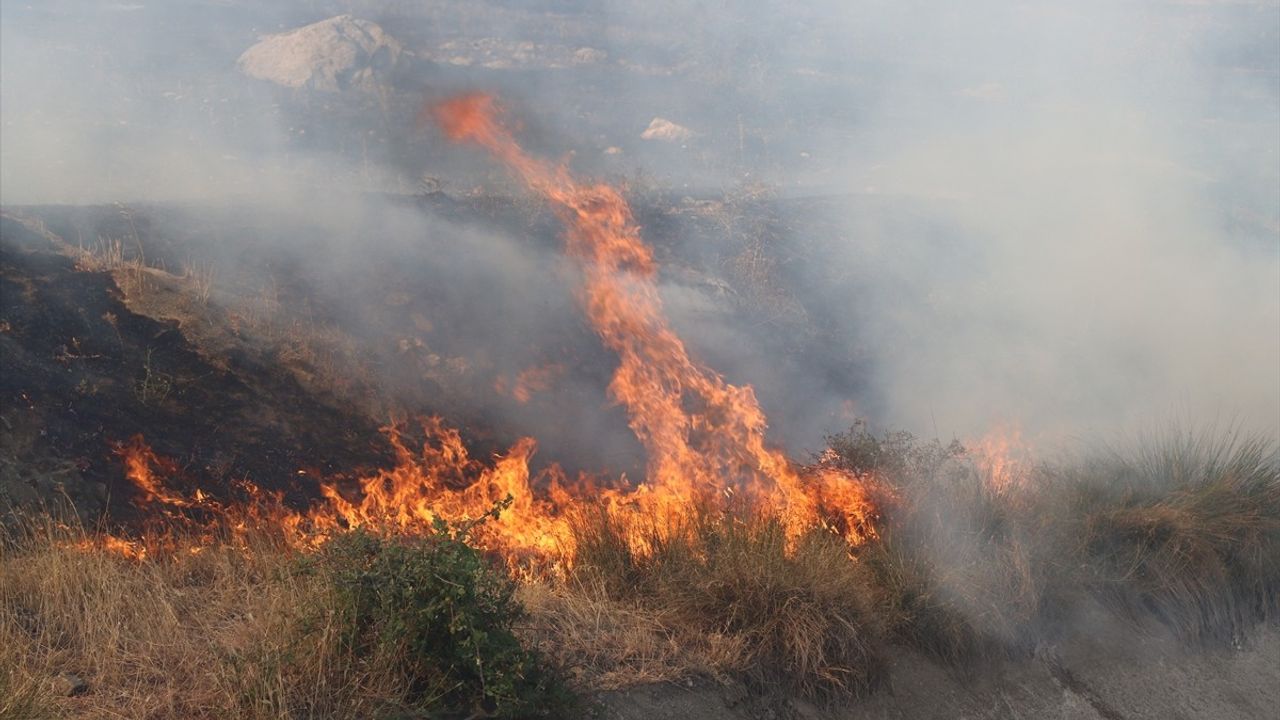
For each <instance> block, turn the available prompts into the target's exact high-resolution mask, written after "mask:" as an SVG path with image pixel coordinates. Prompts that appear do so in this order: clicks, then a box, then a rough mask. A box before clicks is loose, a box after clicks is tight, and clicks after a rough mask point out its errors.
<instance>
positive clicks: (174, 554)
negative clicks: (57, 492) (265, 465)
mask: <svg viewBox="0 0 1280 720" xmlns="http://www.w3.org/2000/svg"><path fill="white" fill-rule="evenodd" d="M90 542H91V536H90V534H88V533H86V532H84V531H83V530H80V529H75V528H69V527H66V526H62V525H59V524H55V523H53V522H52V521H48V520H47V519H46V520H44V521H39V522H35V523H33V524H28V525H27V526H26V527H25V528H23V529H22V531H21V533H20V534H19V535H18V536H17V537H11V538H10V541H9V542H8V543H7V544H6V545H5V547H4V550H3V555H0V648H5V650H6V653H7V655H8V656H7V657H5V658H4V660H5V666H4V668H3V670H2V671H0V677H7V678H8V682H9V683H10V685H11V687H16V688H18V689H19V690H20V691H21V692H20V693H19V694H18V695H17V697H18V698H21V697H22V694H23V693H26V696H27V697H33V696H34V697H36V701H37V702H39V703H45V704H48V705H49V706H50V707H51V709H52V710H53V711H54V712H53V714H54V715H56V716H57V717H94V718H131V719H132V718H137V719H140V720H141V719H145V718H175V717H183V718H205V717H239V718H286V717H297V716H306V717H342V716H355V715H358V714H360V713H361V712H362V711H363V710H367V709H369V708H368V702H367V701H368V700H377V699H379V698H382V697H387V696H388V695H390V694H392V693H393V691H394V689H393V688H378V687H376V682H375V681H374V680H373V679H371V678H368V677H364V676H362V675H360V673H359V668H358V667H355V666H353V665H352V664H351V663H348V662H344V661H343V658H341V657H339V656H338V653H339V650H338V646H337V644H336V643H335V642H334V641H333V639H334V637H335V636H336V629H335V628H333V627H326V626H325V624H324V623H325V616H324V614H323V613H321V614H318V615H308V616H307V618H309V619H308V620H307V621H308V622H312V623H316V622H318V623H319V626H317V627H313V628H312V631H311V632H308V633H302V634H300V633H299V632H297V628H298V627H299V623H300V622H301V621H302V620H303V619H304V618H303V614H305V613H307V609H308V608H317V607H324V604H323V593H324V588H323V587H322V586H321V585H319V584H318V583H317V582H316V581H315V579H314V578H311V577H309V576H307V575H305V574H300V573H298V572H297V569H296V564H295V563H294V562H293V559H292V558H291V556H290V554H289V553H288V552H286V551H284V549H283V548H282V547H281V546H279V545H277V544H275V543H273V542H271V541H269V540H267V539H266V538H261V539H258V540H249V541H247V542H245V541H241V540H238V541H234V542H233V541H230V540H226V539H224V540H221V541H215V542H211V543H205V542H202V541H201V540H200V539H198V538H196V537H182V536H180V535H175V536H172V537H169V538H168V539H167V540H166V544H167V547H166V548H164V549H163V550H162V549H160V548H159V547H157V548H156V550H155V553H154V556H153V557H150V558H148V559H146V560H143V561H137V560H131V559H128V558H126V557H124V556H122V555H119V554H117V553H115V552H111V551H108V550H104V549H101V548H100V547H95V546H92V545H91V544H89V543H90ZM60 672H72V673H75V674H77V675H79V676H80V677H82V678H84V680H85V681H86V682H87V683H88V685H89V691H88V692H87V693H85V694H83V695H81V696H78V697H54V696H53V695H52V693H49V692H47V688H49V687H50V681H51V679H52V678H53V677H54V676H55V675H56V674H58V673H60ZM33 689H34V690H33ZM33 693H35V694H34V695H33ZM12 702H13V701H12V700H11V701H10V704H12ZM0 707H4V708H5V710H4V712H7V713H9V714H8V715H4V714H0V717H5V718H9V717H13V718H17V717H24V715H23V714H22V713H23V712H26V711H25V710H21V709H18V708H12V707H9V706H0ZM352 713H354V714H355V715H353V714H352Z"/></svg>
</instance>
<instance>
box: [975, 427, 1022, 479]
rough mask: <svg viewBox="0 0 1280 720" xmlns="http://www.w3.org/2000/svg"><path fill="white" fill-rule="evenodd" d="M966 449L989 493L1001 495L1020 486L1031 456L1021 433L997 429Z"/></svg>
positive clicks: (1008, 429)
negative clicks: (990, 490)
mask: <svg viewBox="0 0 1280 720" xmlns="http://www.w3.org/2000/svg"><path fill="white" fill-rule="evenodd" d="M966 445H967V446H968V448H969V453H970V455H971V456H972V457H973V459H974V462H975V463H976V464H977V466H978V470H979V472H981V473H982V477H983V479H984V480H985V481H986V483H987V484H988V486H989V487H990V488H991V489H992V490H994V491H996V492H997V493H1003V492H1007V491H1010V490H1016V489H1018V488H1020V487H1022V486H1023V484H1024V483H1025V481H1026V478H1027V469H1028V468H1027V464H1028V462H1029V460H1028V458H1029V456H1030V452H1029V448H1028V446H1027V444H1026V443H1025V442H1023V439H1022V432H1021V431H1020V430H1018V429H1017V428H997V429H995V430H992V431H991V432H989V433H987V434H986V435H984V436H982V437H981V438H979V439H978V440H975V441H971V442H968V443H966Z"/></svg>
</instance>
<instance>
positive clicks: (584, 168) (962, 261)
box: [0, 0, 1280, 448]
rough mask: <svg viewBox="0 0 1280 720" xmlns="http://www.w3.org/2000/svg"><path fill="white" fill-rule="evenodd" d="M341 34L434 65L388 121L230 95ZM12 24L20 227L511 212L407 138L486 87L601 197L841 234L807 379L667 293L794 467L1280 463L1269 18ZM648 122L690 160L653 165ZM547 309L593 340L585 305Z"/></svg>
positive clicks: (519, 12) (1250, 11) (860, 14)
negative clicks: (1225, 435)
mask: <svg viewBox="0 0 1280 720" xmlns="http://www.w3.org/2000/svg"><path fill="white" fill-rule="evenodd" d="M797 5H803V6H804V7H793V6H797ZM344 12H349V13H351V14H353V15H354V16H356V17H359V18H364V19H368V20H371V21H374V22H377V23H379V24H380V25H381V26H382V28H383V29H384V30H385V31H386V32H387V33H388V34H389V35H391V36H393V37H394V38H396V39H397V40H398V41H399V42H400V43H401V44H402V45H403V47H404V48H405V50H406V51H407V54H406V59H405V60H404V62H403V63H401V65H400V66H399V67H398V69H397V70H396V71H395V72H394V73H388V74H387V75H385V76H383V77H380V79H379V81H380V82H381V83H382V85H381V86H380V87H381V90H378V91H368V90H360V89H354V88H353V89H349V90H346V91H343V92H340V93H329V92H325V91H320V90H303V89H286V88H280V87H276V86H273V85H271V84H270V83H268V82H264V81H261V80H252V79H249V78H247V77H245V76H244V75H243V74H242V73H240V72H239V71H238V70H237V68H236V60H237V58H238V57H239V56H240V54H241V53H242V52H243V51H244V50H246V49H247V48H249V47H250V46H251V45H253V44H254V43H255V42H256V41H257V40H258V37H259V36H260V35H263V34H266V33H272V32H280V31H282V30H286V29H289V28H293V27H298V26H301V25H305V24H307V23H309V22H314V21H318V20H322V19H324V18H327V17H330V16H332V15H336V14H339V13H344ZM0 13H2V14H3V17H2V18H0V130H2V132H3V134H2V135H0V201H2V202H3V203H4V204H5V205H14V204H25V203H85V202H104V201H126V202H136V201H155V200H184V201H190V200H204V201H207V202H223V201H227V200H229V199H241V200H243V199H251V200H252V201H253V202H256V203H261V204H267V205H278V206H280V207H283V208H287V209H289V211H290V213H291V214H292V215H294V216H298V217H306V216H309V215H310V208H311V207H312V206H315V205H319V206H322V208H323V209H324V211H325V212H326V213H328V214H330V215H332V214H333V213H336V212H340V208H343V207H347V206H348V205H347V204H338V205H334V204H333V203H330V202H325V201H324V200H323V198H326V197H330V196H331V194H332V193H333V192H336V191H350V190H351V189H356V190H379V191H392V192H411V191H413V189H414V188H415V187H416V186H417V183H418V182H419V179H420V177H421V176H422V175H424V174H426V175H430V176H433V177H435V178H439V179H440V180H442V181H443V182H444V187H445V189H446V191H451V192H461V191H463V190H465V189H469V188H470V187H472V186H473V185H475V184H478V183H479V184H486V185H487V186H489V187H493V188H495V189H497V190H499V191H501V192H510V187H509V186H504V185H502V181H501V174H500V173H498V172H496V171H495V170H494V168H493V167H492V165H491V164H489V163H488V161H487V160H485V159H484V158H483V157H480V156H478V155H477V154H476V153H474V152H470V151H465V150H458V149H453V148H446V147H443V146H442V145H441V143H440V141H439V139H438V138H436V137H434V136H432V135H431V134H430V133H424V132H422V131H420V130H418V129H416V128H415V125H414V115H415V113H416V109H417V108H418V107H419V106H420V104H421V102H422V101H423V99H424V98H431V97H441V96H443V95H445V94H448V93H450V92H452V91H456V90H459V89H463V88H471V87H479V88H481V89H486V90H493V91H497V92H499V93H500V94H501V95H502V96H503V97H504V98H505V99H506V100H507V102H508V105H509V106H510V107H511V108H512V110H513V112H514V113H515V114H517V115H518V116H519V117H520V119H521V121H522V123H523V130H522V137H523V138H524V139H525V140H526V141H527V142H528V143H529V144H530V145H531V147H532V148H533V149H534V150H535V151H537V152H540V153H543V154H546V155H550V156H553V157H564V158H566V160H567V161H568V162H569V163H570V165H571V166H572V167H573V168H574V169H575V170H577V171H579V172H581V173H584V174H588V175H599V176H604V177H607V178H616V177H622V176H628V177H631V178H632V179H633V180H634V179H635V178H637V177H642V178H646V179H647V180H645V182H648V183H652V184H654V185H655V186H656V187H658V188H663V189H671V190H674V191H675V192H676V195H677V196H678V195H680V194H684V193H688V194H690V195H693V196H707V195H714V194H716V193H718V192H720V191H722V190H729V191H737V190H740V189H742V188H748V187H752V185H751V183H755V182H763V183H765V184H766V185H768V186H769V187H771V188H773V192H774V193H775V194H776V196H777V197H778V198H779V200H777V203H779V205H778V206H779V207H781V208H783V210H781V211H780V212H801V211H799V210H796V209H795V208H806V207H811V206H809V205H805V204H803V203H799V202H798V201H799V200H801V199H804V198H810V197H814V196H822V197H823V198H825V200H824V202H823V203H822V205H821V207H822V209H821V210H820V211H818V210H813V211H811V212H815V213H816V212H820V213H821V214H822V215H823V217H822V218H821V222H817V219H815V218H809V217H804V218H800V219H798V220H795V219H792V220H789V221H787V222H782V223H780V227H783V228H785V230H784V232H785V233H790V234H791V235H790V236H788V237H786V238H784V240H785V242H781V244H780V247H782V248H783V250H785V249H786V248H793V247H794V248H806V249H808V251H810V254H807V255H806V254H804V253H798V254H797V257H796V258H790V257H783V258H782V260H783V262H782V263H781V265H780V267H781V270H780V271H779V272H780V273H781V274H782V275H783V276H784V277H785V278H786V281H787V284H788V286H789V287H790V288H791V289H790V291H789V292H790V294H791V296H792V297H794V298H796V299H797V301H798V302H799V303H800V304H801V305H802V306H803V308H804V313H803V314H802V315H803V317H805V318H808V321H809V322H812V323H814V324H815V327H817V328H818V329H819V330H820V331H821V332H822V333H824V334H827V335H830V336H832V338H834V339H831V338H828V339H826V340H824V342H822V343H816V344H814V346H813V348H812V349H811V350H806V353H807V354H801V355H800V356H798V357H788V358H786V359H785V361H780V360H778V359H777V357H776V356H775V355H774V354H773V353H772V351H765V350H763V349H762V348H767V347H770V346H769V340H770V334H771V330H770V326H769V325H768V324H767V323H764V324H761V325H760V326H759V327H755V326H753V325H751V324H750V323H748V324H745V325H743V324H736V325H730V324H727V323H721V322H720V321H719V320H718V318H719V315H716V314H714V313H712V314H708V313H707V312H706V308H707V306H708V304H714V302H715V300H714V298H711V297H709V296H708V295H707V293H706V291H705V289H699V288H698V287H691V286H689V285H688V284H681V283H680V282H677V281H675V280H672V281H670V282H668V283H667V290H668V293H669V309H670V311H671V313H672V315H673V317H674V319H675V321H676V324H677V326H678V327H681V328H683V329H684V330H685V331H686V332H687V333H689V338H690V343H691V345H692V346H693V349H694V351H695V352H696V353H697V354H699V355H700V356H702V357H704V358H707V359H708V360H710V361H712V362H713V364H715V365H716V366H717V367H718V368H719V369H721V370H723V371H724V372H726V373H727V374H728V375H729V376H730V378H731V379H733V380H735V381H751V382H753V383H754V384H756V385H757V386H758V389H759V391H760V396H761V398H762V400H763V401H764V403H765V405H766V410H769V411H770V412H771V413H772V414H773V416H774V418H775V421H776V423H777V424H778V425H780V426H781V427H782V429H783V431H784V432H785V434H786V436H787V438H788V439H789V440H791V441H793V442H794V443H798V444H800V445H805V446H808V447H810V448H812V447H814V446H816V445H817V444H818V442H819V441H820V439H821V435H822V433H824V432H831V431H837V430H839V429H841V428H840V426H839V422H841V421H842V420H844V419H847V418H848V417H849V414H850V407H852V408H853V410H852V412H855V413H858V414H863V415H868V416H870V417H871V418H872V419H873V420H874V421H875V422H876V423H878V424H881V425H887V426H895V427H904V428H907V429H910V430H913V431H915V432H917V433H919V434H924V435H929V436H932V435H935V434H936V435H938V436H940V437H942V438H943V439H946V438H949V437H952V436H959V437H973V436H976V435H981V434H982V433H984V432H985V431H986V430H988V429H991V428H993V427H997V426H1018V427H1021V428H1022V429H1023V430H1024V433H1025V434H1026V435H1028V436H1030V437H1042V438H1048V439H1061V438H1067V437H1076V436H1090V435H1092V434H1095V433H1102V434H1105V433H1109V432H1114V431H1115V430H1124V431H1136V430H1140V429H1142V428H1144V427H1147V426H1151V425H1156V424H1161V423H1164V422H1167V421H1168V420H1169V419H1171V418H1173V419H1178V420H1183V421H1191V422H1209V421H1217V422H1219V423H1223V422H1238V423H1240V424H1243V425H1245V426H1248V427H1250V428H1256V429H1259V430H1261V431H1263V432H1266V433H1268V434H1270V435H1273V436H1274V435H1276V434H1277V433H1280V4H1278V3H1276V2H1212V1H1210V0H1206V1H1205V2H1162V1H1156V0H1146V1H1141V0H1135V1H1133V2H1125V1H1116V0H1111V1H1106V2H1093V1H1091V0H1085V1H1082V2H1070V3H1062V2H996V1H994V0H978V1H977V2H970V3H963V4H955V3H939V2H933V3H923V2H911V1H903V0H893V1H884V2H879V1H876V2H863V1H859V0H852V1H850V2H818V3H807V4H800V3H785V2H749V3H722V4H715V3H712V4H708V3H701V2H690V1H689V0H668V1H662V2H645V3H638V2H637V3H624V2H609V3H595V2H576V1H573V0H559V1H557V0H527V1H525V2H510V3H497V2H439V3H428V2H423V3H417V2H415V3H405V2H394V1H390V0H389V1H387V2H373V1H369V2H356V1H352V2H323V1H320V0H310V1H303V0H298V1H296V2H279V3H250V2H244V3H238V2H218V3H213V2H208V3H205V2H164V3H151V2H137V3H119V2H87V1H83V2H50V3H33V4H30V5H23V4H19V3H4V5H3V6H0ZM655 117H662V118H665V119H667V120H670V121H671V122H673V123H676V124H679V125H681V126H684V127H686V128H687V129H688V131H689V134H688V135H687V137H683V138H680V139H677V140H674V141H663V140H644V139H641V133H642V132H643V131H644V130H645V129H646V127H648V126H649V124H650V122H651V121H652V120H653V119H654V118H655ZM789 203H791V204H789ZM367 211H368V209H367V208H363V209H362V210H361V211H360V212H361V213H364V212H367ZM416 222H419V223H424V224H427V225H429V224H430V221H429V220H428V219H418V220H417V221H416ZM404 224H405V225H407V227H406V228H405V232H407V233H414V232H421V233H422V234H423V235H424V236H426V235H430V234H431V233H432V232H435V234H436V235H437V236H438V235H439V232H436V231H433V230H431V228H430V227H416V228H415V227H412V226H409V225H411V223H409V221H407V220H406V221H404ZM332 225H333V226H334V227H336V228H346V227H347V226H346V225H344V224H343V223H342V222H339V221H337V220H336V219H335V222H333V223H332ZM818 225H821V226H822V227H823V228H824V230H823V231H822V235H821V238H816V236H815V237H810V236H809V235H808V233H811V232H817V231H816V230H814V229H813V228H814V227H815V226H818ZM342 231H346V232H351V233H358V230H357V229H355V228H354V227H351V228H349V229H347V230H340V231H336V232H342ZM490 232H495V233H496V231H492V230H491V231H490ZM353 241H354V239H353ZM486 243H488V244H486V247H489V248H493V247H500V246H501V245H502V244H503V243H507V244H511V245H513V246H514V245H519V243H520V239H519V238H515V237H511V238H503V237H499V238H496V239H491V240H486ZM494 243H496V244H494ZM341 248H342V243H341V242H339V243H337V248H336V249H334V250H333V254H332V256H321V257H319V258H316V257H314V252H315V249H314V248H309V252H310V253H313V255H312V256H309V259H308V262H309V263H311V264H313V265H315V266H316V267H320V268H324V269H325V273H326V277H330V276H329V275H328V273H332V272H337V273H338V274H339V275H340V274H341V263H343V262H349V254H350V251H349V250H348V251H345V252H344V251H342V249H341ZM780 252H783V251H780ZM525 254H527V252H526V251H524V250H522V251H520V252H505V251H503V252H496V253H493V256H494V257H498V258H508V259H509V258H511V257H517V256H518V257H524V255H525ZM695 254H696V253H695ZM784 255H785V252H784ZM330 258H331V259H330ZM503 262H507V260H504V261H503ZM510 262H511V263H514V264H512V265H511V266H510V267H508V268H505V269H504V271H503V272H501V273H499V277H505V278H509V279H510V280H511V281H512V282H513V283H515V282H518V280H517V279H518V278H519V277H520V275H521V273H523V272H526V271H527V270H528V268H529V267H540V265H538V263H539V262H541V261H537V262H535V261H527V264H522V263H526V260H521V261H520V262H519V263H517V262H516V261H515V260H510ZM709 271H710V272H713V273H714V272H716V271H717V268H714V267H713V268H710V269H709ZM442 273H443V274H447V273H444V271H443V270H442ZM550 284H551V285H554V283H550ZM529 292H531V291H530V290H528V289H527V288H522V289H521V290H520V293H524V294H526V295H527V293H529ZM548 292H550V291H548ZM517 294H518V293H517ZM504 296H506V297H513V296H515V294H505V293H501V292H498V293H494V300H493V302H495V303H500V302H501V298H502V297H504ZM521 297H522V300H521V302H522V303H524V304H526V305H527V304H528V302H529V298H528V297H525V296H524V295H521ZM549 305H550V306H554V307H555V308H558V309H559V310H558V311H559V312H563V313H566V314H567V313H570V312H572V309H571V307H570V306H568V305H566V303H565V302H564V298H563V297H562V296H556V297H555V298H554V302H550V303H549ZM568 321H569V320H567V319H566V322H568ZM544 322H554V319H548V320H545V321H544ZM753 328H754V329H753ZM518 331H519V329H516V334H517V335H518ZM530 331H533V329H532V328H531V329H530ZM539 331H541V330H539ZM849 368H852V369H849ZM855 376H856V377H855ZM588 414H589V413H588ZM583 422H587V421H586V420H584V421H583Z"/></svg>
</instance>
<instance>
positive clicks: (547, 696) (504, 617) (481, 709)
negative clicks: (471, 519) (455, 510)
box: [315, 509, 573, 718]
mask: <svg viewBox="0 0 1280 720" xmlns="http://www.w3.org/2000/svg"><path fill="white" fill-rule="evenodd" d="M496 514H497V509H495V511H494V513H493V515H494V516H495V517H496ZM474 525H475V523H470V524H467V525H463V526H455V527H449V526H447V525H445V524H444V523H443V522H437V524H436V527H435V532H434V533H433V534H431V535H429V536H426V537H419V538H405V537H396V538H384V537H379V536H376V535H373V534H370V533H367V532H362V531H355V532H352V533H349V534H345V535H342V536H339V537H337V538H334V539H333V540H331V541H330V542H329V543H328V545H327V546H326V547H325V548H324V550H323V552H322V553H321V554H320V556H319V558H318V560H317V561H315V562H316V563H317V565H318V566H319V567H320V568H321V569H322V571H323V573H324V574H325V576H326V578H327V579H328V580H329V581H330V583H331V584H332V588H333V591H334V597H335V601H336V602H335V608H336V610H335V612H336V614H337V616H338V618H339V622H338V623H337V626H338V627H339V628H340V632H341V633H342V637H341V644H342V646H343V647H344V649H345V650H346V651H347V652H348V653H349V654H350V656H351V657H352V658H353V659H354V660H355V661H356V662H359V663H363V664H365V665H367V666H369V667H370V669H371V670H373V671H374V673H375V674H379V675H384V676H385V675H391V676H393V677H395V678H397V680H398V685H399V687H400V689H401V692H400V694H401V696H402V698H403V703H402V704H403V707H401V708H397V709H396V711H395V712H396V713H398V714H397V715H395V716H401V717H403V716H406V714H408V716H429V717H499V718H513V717H521V718H525V717H562V716H564V715H565V714H566V713H568V712H569V709H570V708H571V707H572V705H573V697H572V695H571V694H570V693H569V691H568V690H567V689H566V688H565V687H564V686H563V684H562V683H561V681H560V680H559V678H558V676H557V675H556V674H555V673H553V672H551V671H549V670H547V669H546V668H544V667H543V666H542V665H541V664H540V659H539V656H538V655H537V654H536V653H535V652H533V651H531V650H529V649H526V648H525V647H523V646H522V645H521V643H520V640H519V639H518V638H517V637H516V635H515V633H514V632H513V626H514V624H515V623H516V622H517V621H519V620H520V619H521V618H522V617H523V613H524V611H523V609H522V608H521V607H520V605H519V604H518V603H517V602H516V601H515V600H514V598H513V594H514V591H515V585H514V583H513V582H512V581H511V580H510V579H509V578H507V577H506V576H505V574H503V573H501V572H499V571H497V570H495V569H494V568H493V567H492V566H491V565H490V563H489V562H488V560H487V559H486V558H485V557H483V556H482V555H481V554H480V553H479V552H478V551H477V550H476V549H474V548H472V547H471V546H470V545H468V544H467V542H466V539H467V534H468V533H469V531H470V530H471V529H472V528H473V527H474Z"/></svg>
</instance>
